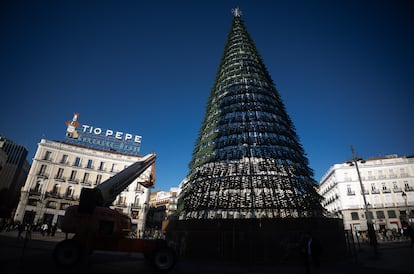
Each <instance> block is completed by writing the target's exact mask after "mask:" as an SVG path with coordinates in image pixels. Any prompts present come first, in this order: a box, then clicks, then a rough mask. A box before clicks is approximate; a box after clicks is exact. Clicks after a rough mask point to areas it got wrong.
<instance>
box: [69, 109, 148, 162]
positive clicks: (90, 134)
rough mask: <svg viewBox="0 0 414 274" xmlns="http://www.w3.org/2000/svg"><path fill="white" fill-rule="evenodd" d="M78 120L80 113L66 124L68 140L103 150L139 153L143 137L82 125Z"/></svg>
mask: <svg viewBox="0 0 414 274" xmlns="http://www.w3.org/2000/svg"><path fill="white" fill-rule="evenodd" d="M78 119H79V113H75V114H74V115H73V118H72V120H69V121H67V122H66V126H67V128H66V138H67V139H68V140H70V141H72V142H76V143H81V144H83V145H86V146H91V147H96V148H101V149H107V150H115V151H119V152H124V153H131V154H138V153H139V150H140V147H141V139H142V136H140V135H136V134H131V133H126V132H123V131H116V130H112V129H104V128H101V127H95V126H92V125H86V124H80V123H79V121H78Z"/></svg>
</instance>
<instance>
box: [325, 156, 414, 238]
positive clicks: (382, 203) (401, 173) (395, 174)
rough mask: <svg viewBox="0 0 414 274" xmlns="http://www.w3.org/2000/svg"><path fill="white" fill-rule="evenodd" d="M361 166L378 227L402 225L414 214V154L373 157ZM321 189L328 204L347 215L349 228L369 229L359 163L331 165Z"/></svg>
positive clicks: (332, 212)
mask: <svg viewBox="0 0 414 274" xmlns="http://www.w3.org/2000/svg"><path fill="white" fill-rule="evenodd" d="M358 168H359V170H360V175H361V181H362V184H363V188H364V190H365V198H366V203H367V206H368V211H369V212H371V213H370V214H372V215H371V218H372V219H373V223H374V227H375V228H376V229H377V230H380V229H383V228H384V229H393V228H395V229H401V228H402V226H403V223H404V222H406V221H408V217H411V218H413V217H414V212H413V209H414V158H410V157H398V156H396V155H390V156H387V157H382V158H371V159H369V160H366V161H365V162H364V163H362V162H360V163H358ZM318 192H319V193H320V194H321V195H322V196H323V197H324V198H325V201H324V202H323V205H324V206H325V208H326V209H327V210H328V211H329V212H330V213H331V214H333V215H335V216H337V217H341V218H343V220H344V227H345V229H351V228H352V229H355V230H366V228H367V225H366V224H367V222H366V216H365V215H366V214H365V204H364V196H363V194H362V188H361V184H360V181H359V178H358V174H357V170H356V167H355V166H350V165H349V164H348V163H342V164H336V165H334V166H333V167H331V168H330V170H329V171H328V172H327V173H326V175H325V176H324V177H323V178H322V180H321V182H320V184H319V188H318ZM404 195H405V196H404ZM407 212H410V213H411V214H410V215H409V216H408V215H407ZM410 221H414V220H413V219H411V220H410Z"/></svg>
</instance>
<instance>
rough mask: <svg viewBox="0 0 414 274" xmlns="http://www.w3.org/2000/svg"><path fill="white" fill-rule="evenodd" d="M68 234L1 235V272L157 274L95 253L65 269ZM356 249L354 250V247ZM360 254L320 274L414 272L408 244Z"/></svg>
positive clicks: (208, 264)
mask: <svg viewBox="0 0 414 274" xmlns="http://www.w3.org/2000/svg"><path fill="white" fill-rule="evenodd" d="M64 237H65V235H64V234H63V233H57V234H56V235H55V236H53V237H52V236H42V235H41V234H40V233H37V232H34V233H33V235H32V239H31V240H26V241H25V239H18V238H17V232H15V231H11V232H1V233H0V273H3V274H14V273H22V274H23V273H24V274H27V273H42V274H47V273H59V274H66V273H76V274H81V273H88V274H93V273H96V274H112V273H113V274H115V273H116V274H123V273H128V274H131V273H156V272H155V271H154V270H153V269H152V268H151V267H150V266H149V265H148V264H147V263H146V262H145V261H144V258H143V255H142V254H130V253H117V252H94V254H93V255H91V257H90V258H88V260H87V261H85V262H83V263H82V264H80V265H78V266H75V267H73V268H68V269H62V268H60V267H59V266H56V265H54V264H53V262H52V250H53V248H54V246H55V245H56V243H57V242H59V241H61V240H63V239H64ZM351 249H353V248H351ZM354 250H355V253H352V252H351V253H350V255H349V256H346V257H344V258H338V259H337V260H335V261H332V260H331V261H324V260H322V264H321V268H320V269H318V270H317V271H316V272H314V273H318V274H328V273H330V274H335V273H338V274H345V273H352V274H358V273H364V274H370V273H375V274H391V273H395V274H402V273H414V247H410V246H409V241H408V240H400V241H395V242H381V243H380V244H379V245H378V253H377V255H375V256H374V252H373V249H372V248H371V246H369V245H360V246H355V249H354ZM170 273H172V274H175V273H177V274H178V273H183V274H184V273H196V274H204V273H215V274H216V273H235V274H236V273H238V274H243V273H289V274H296V273H301V274H303V273H305V269H304V267H303V266H302V265H296V264H292V263H291V264H274V265H273V264H252V263H248V262H247V263H242V264H240V263H235V262H218V261H207V260H199V261H190V260H185V259H180V258H179V260H178V262H177V265H176V266H175V268H174V269H173V270H172V271H170Z"/></svg>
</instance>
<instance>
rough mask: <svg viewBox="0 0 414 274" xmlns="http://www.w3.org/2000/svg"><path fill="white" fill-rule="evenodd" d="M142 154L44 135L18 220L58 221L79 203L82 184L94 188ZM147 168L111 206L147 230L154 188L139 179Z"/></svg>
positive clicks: (17, 216)
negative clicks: (47, 138)
mask: <svg viewBox="0 0 414 274" xmlns="http://www.w3.org/2000/svg"><path fill="white" fill-rule="evenodd" d="M141 158H142V157H141V156H138V155H133V154H127V153H120V152H116V151H109V150H103V149H99V148H93V147H88V146H83V145H79V144H74V143H69V142H60V141H49V140H45V139H42V140H41V142H40V143H39V144H38V149H37V151H36V154H35V157H34V159H33V162H32V166H31V168H30V171H29V175H28V177H27V180H26V182H25V185H24V186H23V188H22V189H21V198H20V202H19V205H18V207H17V210H16V213H15V216H14V220H15V221H20V222H27V223H44V222H47V223H50V224H54V223H57V224H58V226H59V224H60V222H61V221H62V218H63V217H64V214H65V209H66V208H67V207H68V206H70V205H75V204H78V203H79V195H80V192H81V189H82V187H87V188H93V187H95V186H97V185H99V184H100V183H102V182H104V181H105V180H106V179H108V178H110V177H112V176H114V175H115V174H116V173H118V172H120V171H121V170H123V169H124V168H126V167H127V166H129V165H131V164H133V163H135V162H137V161H139V160H140V159H141ZM150 172H155V170H153V171H151V170H149V172H145V173H144V174H142V175H141V176H140V177H138V178H137V179H135V180H134V181H133V182H132V183H131V184H130V185H129V186H128V187H127V188H126V189H125V190H124V191H122V193H120V194H119V195H118V196H117V198H116V200H115V201H114V203H113V206H112V207H111V208H114V209H116V210H119V211H122V212H124V213H125V214H127V215H128V216H131V218H132V223H133V226H134V229H136V230H143V229H144V226H145V218H146V210H147V205H148V202H149V195H150V191H149V189H148V188H146V187H143V186H142V185H141V184H140V183H138V182H140V181H141V182H144V181H147V180H148V179H149V176H150V174H148V173H150Z"/></svg>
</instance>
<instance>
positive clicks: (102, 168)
mask: <svg viewBox="0 0 414 274" xmlns="http://www.w3.org/2000/svg"><path fill="white" fill-rule="evenodd" d="M104 169H105V162H101V163H100V164H99V170H104Z"/></svg>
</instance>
